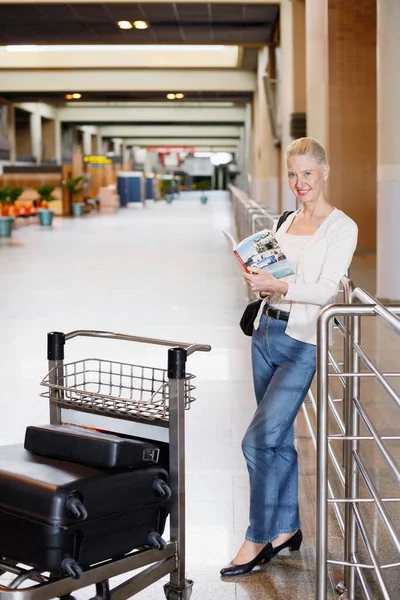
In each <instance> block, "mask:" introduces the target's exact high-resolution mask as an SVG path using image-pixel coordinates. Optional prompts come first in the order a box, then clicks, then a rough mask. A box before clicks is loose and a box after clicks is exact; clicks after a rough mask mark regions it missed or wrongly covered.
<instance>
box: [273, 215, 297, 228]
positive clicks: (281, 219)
mask: <svg viewBox="0 0 400 600" xmlns="http://www.w3.org/2000/svg"><path fill="white" fill-rule="evenodd" d="M292 213H294V210H285V211H284V212H283V213H282V214H281V216H280V217H279V220H278V224H277V226H276V231H278V229H279V227H280V226H281V225H283V223H284V222H285V221H286V219H287V218H288V216H289V215H291V214H292Z"/></svg>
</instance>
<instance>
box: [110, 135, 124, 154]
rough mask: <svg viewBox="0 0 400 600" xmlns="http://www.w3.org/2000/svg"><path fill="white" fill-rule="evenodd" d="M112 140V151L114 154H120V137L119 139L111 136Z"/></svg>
mask: <svg viewBox="0 0 400 600" xmlns="http://www.w3.org/2000/svg"><path fill="white" fill-rule="evenodd" d="M112 142H113V152H114V154H115V156H121V151H122V139H120V138H113V139H112Z"/></svg>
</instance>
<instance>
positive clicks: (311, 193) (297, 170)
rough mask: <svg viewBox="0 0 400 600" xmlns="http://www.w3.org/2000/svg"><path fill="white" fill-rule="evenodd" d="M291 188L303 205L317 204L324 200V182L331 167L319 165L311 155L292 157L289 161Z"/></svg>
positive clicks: (288, 169)
mask: <svg viewBox="0 0 400 600" xmlns="http://www.w3.org/2000/svg"><path fill="white" fill-rule="evenodd" d="M287 172H288V180H289V187H290V189H291V190H292V192H293V193H294V195H295V196H296V198H297V199H298V200H299V201H300V202H301V203H302V204H306V203H308V202H316V201H317V200H318V199H321V198H324V197H325V195H324V182H325V181H326V179H327V178H328V174H329V166H328V165H321V164H319V163H318V162H317V161H316V160H315V158H314V157H313V156H311V155H309V154H300V155H297V156H291V157H290V158H289V159H288V161H287Z"/></svg>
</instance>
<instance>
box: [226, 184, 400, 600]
mask: <svg viewBox="0 0 400 600" xmlns="http://www.w3.org/2000/svg"><path fill="white" fill-rule="evenodd" d="M230 192H231V199H232V206H233V210H234V214H235V220H236V226H237V234H238V238H239V239H243V238H245V237H247V236H249V235H251V234H252V233H255V232H256V231H259V230H261V229H264V228H271V227H272V224H273V220H274V218H277V215H274V214H273V211H271V210H269V209H268V208H267V207H264V206H260V205H258V204H257V203H256V202H254V201H252V200H250V199H249V198H248V196H247V194H245V193H244V192H242V191H241V190H238V189H237V188H234V187H233V186H231V188H230ZM339 294H342V299H343V304H335V305H331V306H329V307H326V308H325V309H323V311H322V312H321V315H320V319H319V323H318V340H317V354H318V369H317V373H318V374H317V381H316V387H317V393H316V394H315V393H314V391H313V388H311V389H310V390H309V393H308V396H307V398H306V401H305V402H304V403H303V408H302V411H303V416H304V419H305V422H306V425H307V427H308V430H309V433H310V437H311V439H312V442H313V444H314V447H315V450H316V454H317V522H316V526H317V546H316V557H317V562H316V596H315V598H316V600H326V597H327V579H328V567H329V565H331V566H335V567H336V568H337V567H341V568H342V567H343V582H340V583H338V584H337V585H336V589H337V591H338V592H340V593H342V595H341V598H342V599H343V600H355V599H356V594H357V591H358V589H359V590H360V591H361V592H362V594H363V596H364V598H366V599H367V600H378V595H377V594H380V596H379V597H380V598H382V599H384V600H395V598H397V597H398V595H397V596H394V595H393V594H392V592H391V590H390V587H389V586H388V584H387V582H386V581H385V580H386V574H387V573H389V571H392V570H393V569H397V570H396V574H397V580H398V581H400V526H399V524H398V522H399V521H400V518H399V512H398V513H397V523H396V519H395V518H394V517H393V516H392V513H393V507H399V508H400V504H399V502H400V467H399V466H398V464H397V462H396V458H395V457H394V456H393V452H392V451H391V450H390V449H389V448H388V442H389V443H390V442H396V441H397V442H398V441H399V440H400V433H399V434H397V435H381V434H380V433H379V431H378V426H377V424H376V423H373V422H372V420H371V418H370V417H369V415H368V412H367V410H366V408H365V402H364V401H363V400H362V399H361V394H360V392H361V382H362V381H365V380H366V381H368V378H369V382H371V380H372V379H373V380H374V381H376V382H377V384H378V385H379V386H380V388H381V390H383V391H384V392H385V394H386V397H387V398H389V399H390V400H391V401H392V402H393V403H394V405H395V406H396V407H397V408H400V395H399V392H398V391H397V390H396V389H395V387H394V386H393V385H391V384H390V383H389V381H388V379H390V378H393V377H400V372H383V371H382V370H380V369H379V368H378V367H377V366H376V365H375V364H374V361H373V360H372V359H371V358H370V357H369V356H368V354H367V352H366V350H365V348H363V347H362V345H361V329H362V327H361V325H362V323H361V317H365V316H370V317H371V316H372V317H375V322H376V321H378V322H380V323H384V324H385V325H386V326H388V327H389V329H390V330H391V331H392V332H394V333H395V334H400V319H399V318H398V317H397V315H400V305H391V306H383V305H382V304H380V303H379V302H378V300H376V299H375V298H373V297H372V296H371V295H370V294H368V293H367V292H366V291H365V290H362V289H361V288H356V289H354V284H353V282H352V280H351V279H349V278H348V277H343V279H342V281H341V290H340V292H339ZM339 300H340V298H339ZM369 326H370V323H369ZM334 334H335V335H334ZM338 336H339V338H340V339H341V343H340V344H338V342H337V337H338ZM333 341H335V343H332V342H333ZM399 349H400V346H399ZM337 386H339V392H338V390H337ZM381 405H382V403H381ZM373 406H374V408H375V409H376V408H378V407H379V404H378V403H377V402H375V403H374V405H373ZM399 415H400V413H399ZM397 422H398V420H397ZM395 423H396V422H395ZM398 429H399V427H398V426H397V430H398ZM334 430H335V433H333V431H334ZM362 430H364V432H365V433H363V434H361V433H360V432H361V431H362ZM396 433H397V432H396ZM371 443H373V444H374V445H375V448H376V449H377V452H378V453H379V454H380V455H381V456H382V457H383V460H384V463H385V465H386V471H385V477H386V474H389V473H390V474H391V475H392V477H393V483H394V488H395V489H396V491H397V490H398V492H397V493H396V494H394V495H392V496H391V497H382V493H381V492H380V489H379V482H378V483H375V482H374V473H371V471H370V469H368V468H367V465H366V458H364V456H363V453H362V450H363V449H364V446H363V445H364V444H366V445H367V451H370V449H371ZM329 467H330V468H329ZM362 486H363V487H362ZM361 489H363V491H364V495H362V494H361V493H360V490H361ZM361 496H362V497H361ZM371 504H373V505H374V507H375V510H376V513H377V514H376V516H375V518H374V523H375V524H377V523H378V519H379V518H380V526H378V525H377V527H378V530H379V531H380V529H382V528H383V529H382V531H383V530H386V532H387V536H388V538H387V539H388V540H389V542H391V543H392V549H393V551H394V552H395V553H397V554H396V557H397V559H396V560H389V562H387V563H386V564H381V562H380V557H379V550H377V548H376V542H375V543H374V541H373V540H371V536H370V535H369V534H368V527H367V524H366V522H365V521H366V519H365V517H364V516H363V514H362V507H365V506H366V505H371ZM330 507H332V509H333V511H334V515H335V517H336V519H337V522H338V526H339V529H340V531H341V534H342V536H343V551H342V554H343V560H340V559H331V558H329V557H328V509H329V508H330ZM388 507H390V508H391V509H392V510H390V509H389V508H388ZM379 527H380V529H379ZM375 537H376V538H377V537H378V534H376V535H375ZM380 537H382V536H380ZM361 541H362V542H363V546H361V544H360V542H361ZM371 575H372V577H371ZM397 587H398V586H397ZM395 593H396V594H397V591H396V592H395Z"/></svg>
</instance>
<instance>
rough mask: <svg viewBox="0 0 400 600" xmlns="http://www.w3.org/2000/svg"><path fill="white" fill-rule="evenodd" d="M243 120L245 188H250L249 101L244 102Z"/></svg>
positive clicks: (250, 118)
mask: <svg viewBox="0 0 400 600" xmlns="http://www.w3.org/2000/svg"><path fill="white" fill-rule="evenodd" d="M245 110H246V112H245V122H244V161H243V165H244V173H245V174H246V180H247V190H246V191H250V189H251V169H252V121H253V110H252V106H251V104H250V102H248V103H247V104H246V109H245Z"/></svg>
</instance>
